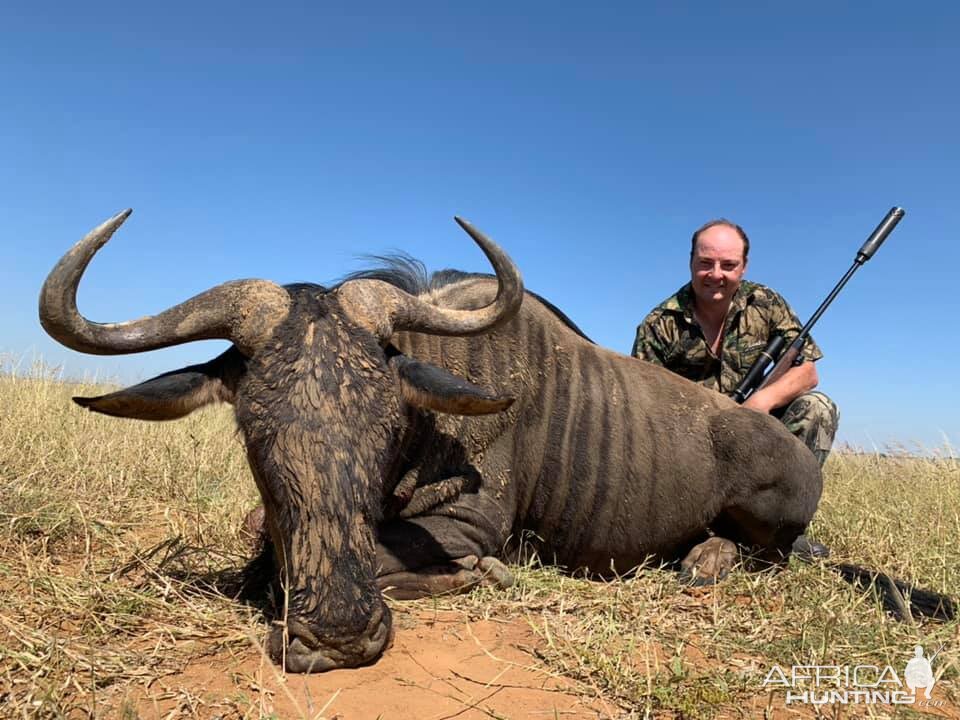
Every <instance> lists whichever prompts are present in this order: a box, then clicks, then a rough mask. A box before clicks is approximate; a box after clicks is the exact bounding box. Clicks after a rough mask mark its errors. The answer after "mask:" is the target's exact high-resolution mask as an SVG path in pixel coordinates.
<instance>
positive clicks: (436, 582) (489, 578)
mask: <svg viewBox="0 0 960 720" xmlns="http://www.w3.org/2000/svg"><path fill="white" fill-rule="evenodd" d="M512 584H513V576H512V575H511V574H510V571H509V570H507V567H506V566H505V565H504V564H503V563H501V562H500V561H499V560H497V559H496V558H494V557H489V556H488V557H485V558H481V559H479V560H478V559H477V556H476V555H468V556H467V557H463V558H459V559H458V560H455V561H453V562H450V563H447V564H445V565H433V566H430V567H424V568H420V569H419V570H416V571H400V572H395V573H389V574H387V575H380V576H378V577H377V585H378V586H379V588H380V590H381V591H382V592H383V594H384V595H386V596H388V597H391V598H393V599H394V600H414V599H416V598H422V597H431V596H436V595H450V594H457V593H462V592H468V591H469V590H472V589H473V588H475V587H477V586H478V585H492V586H495V587H500V588H506V587H510V585H512Z"/></svg>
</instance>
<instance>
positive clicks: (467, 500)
mask: <svg viewBox="0 0 960 720" xmlns="http://www.w3.org/2000/svg"><path fill="white" fill-rule="evenodd" d="M494 289H495V283H494V282H493V281H492V280H483V279H477V278H467V279H465V280H462V281H460V282H458V283H456V284H454V285H450V286H447V287H446V288H443V289H442V290H439V291H436V290H435V291H434V298H435V300H434V301H435V302H438V303H440V304H443V305H449V306H458V307H473V306H482V305H484V304H486V303H487V302H489V299H490V297H491V296H492V292H493V291H494ZM394 343H395V344H396V345H397V347H398V348H399V349H400V350H402V351H403V352H404V353H405V354H407V355H410V356H412V357H417V358H421V359H425V360H429V361H431V362H433V363H436V364H439V365H442V366H444V367H446V368H447V369H449V370H451V371H452V372H454V373H456V374H458V375H461V376H463V377H466V378H467V379H470V380H472V381H473V382H476V383H477V384H480V385H484V386H487V387H491V388H492V389H494V390H495V391H496V393H498V394H503V395H509V396H511V397H514V398H517V400H516V402H514V404H513V405H512V406H511V407H510V408H509V409H508V410H506V411H504V412H503V413H500V414H497V415H486V416H479V417H456V416H450V415H442V416H440V415H430V416H428V417H424V416H422V414H418V415H420V417H419V421H418V422H416V421H415V422H414V424H413V430H412V434H413V436H414V440H413V442H415V443H418V445H417V447H416V448H415V450H414V451H413V461H412V463H410V465H411V467H410V468H408V469H414V470H415V471H416V472H417V475H418V477H417V482H418V485H419V486H420V487H421V488H429V486H430V485H431V484H432V483H436V482H440V481H443V480H445V479H446V478H448V477H449V476H450V475H451V474H454V475H456V473H458V472H463V471H467V472H468V473H469V472H470V471H473V474H474V475H475V476H479V478H481V480H480V482H476V481H474V482H472V483H471V482H469V481H467V482H465V483H464V486H465V487H466V488H468V490H467V491H464V492H462V493H460V494H459V495H458V497H456V498H455V499H453V500H451V501H448V502H446V503H444V504H442V505H439V506H437V507H434V508H432V509H430V510H428V511H426V512H423V513H421V514H420V515H421V517H419V518H411V519H407V520H394V521H388V522H387V523H386V524H385V525H384V528H383V529H382V530H381V536H382V538H383V539H384V543H385V544H386V545H388V546H389V548H388V549H392V550H393V551H394V554H396V555H400V556H402V559H403V560H405V561H406V562H407V563H408V564H409V563H411V562H416V561H417V560H418V558H417V557H416V552H419V553H421V557H420V558H419V560H420V561H421V562H422V563H423V564H430V562H432V561H435V560H440V559H442V557H443V555H444V554H446V555H447V556H448V557H461V556H464V555H477V556H479V557H482V556H484V555H498V554H501V552H502V551H503V547H504V544H505V543H508V541H510V542H509V543H508V544H515V543H516V542H517V541H519V540H521V539H526V540H527V541H530V542H532V544H533V545H534V547H535V548H536V549H537V550H538V551H539V553H540V554H541V556H542V557H543V558H544V559H546V560H550V561H556V562H558V563H560V564H562V565H565V566H567V567H568V568H588V569H590V570H591V571H594V572H598V573H609V572H610V571H611V570H613V571H616V572H618V573H622V572H625V571H627V570H629V569H631V568H634V567H636V566H637V565H639V564H640V563H642V562H643V561H644V560H646V559H648V558H649V557H650V556H653V557H654V558H659V559H675V558H676V557H677V556H678V554H680V553H682V552H683V551H685V550H686V549H688V548H689V546H690V545H691V544H692V543H693V542H695V541H696V540H698V539H701V538H702V536H703V534H704V531H705V529H706V528H708V527H711V526H712V525H714V524H719V525H722V526H723V529H724V530H728V531H729V530H732V531H733V533H735V537H734V539H736V540H738V541H743V542H746V543H747V544H751V545H765V546H767V545H776V546H777V547H778V548H779V549H781V550H785V547H784V545H786V547H789V543H790V542H792V540H793V539H794V537H795V536H796V535H797V534H799V533H800V532H802V530H803V528H804V527H805V526H806V524H807V523H808V522H809V520H810V518H811V517H812V515H813V512H814V510H815V508H816V504H817V500H818V498H819V494H820V475H819V471H818V470H817V468H816V463H815V462H812V458H811V457H810V453H809V452H808V451H807V450H806V449H805V448H804V447H803V446H802V444H801V443H799V442H797V441H795V439H794V438H792V436H791V435H790V434H789V433H788V432H786V431H785V429H784V428H783V427H782V426H781V425H780V424H779V423H778V422H776V421H775V420H774V419H773V418H770V417H769V416H766V415H762V414H760V413H756V412H752V411H749V410H745V409H743V408H739V407H738V406H737V405H736V404H735V403H733V402H732V401H731V400H729V399H728V398H726V397H724V396H722V395H719V394H717V393H714V392H711V391H709V390H706V389H704V388H702V387H700V386H697V385H695V384H694V383H691V382H689V381H687V380H684V379H682V378H679V377H677V376H676V375H674V374H672V373H670V372H668V371H666V370H664V369H662V368H659V367H656V366H654V365H651V364H648V363H645V362H643V361H640V360H637V359H635V358H630V357H626V356H623V355H619V354H617V353H614V352H611V351H609V350H606V349H604V348H601V347H598V346H596V345H594V344H593V343H591V342H590V341H589V340H587V339H586V338H584V337H582V336H581V335H579V334H578V333H577V332H576V331H575V330H574V329H572V328H571V327H570V326H569V325H567V324H566V323H565V322H564V321H563V320H562V319H561V318H559V317H558V316H557V315H556V314H555V313H554V312H553V311H552V310H551V309H549V308H548V307H546V306H545V305H543V304H542V303H541V302H540V301H539V300H538V299H537V298H536V297H534V296H531V295H530V294H528V295H527V297H526V299H525V300H524V303H523V305H522V307H521V309H520V311H519V313H518V314H517V316H516V317H515V318H514V319H512V320H510V321H509V322H507V323H505V324H504V325H502V326H500V327H498V328H497V329H495V330H493V331H491V332H490V333H488V334H485V335H482V336H478V337H472V338H441V337H437V336H429V335H422V334H411V333H402V334H399V335H398V336H396V337H395V338H394ZM464 458H466V459H467V462H468V466H467V467H463V468H460V467H458V463H462V462H464ZM771 502H772V504H773V505H774V506H775V511H774V512H772V513H771V512H770V510H771V509H773V508H770V507H769V505H770V504H771ZM411 537H422V538H425V540H424V542H423V543H422V544H421V546H420V547H419V548H417V550H416V552H414V551H411V550H410V549H409V548H404V541H405V540H406V541H408V540H409V538H411ZM428 537H430V538H433V539H435V540H438V541H439V546H437V545H433V544H432V543H431V542H429V541H428V540H426V538H428ZM431 552H436V554H437V557H434V558H432V557H430V554H431ZM390 554H391V553H390V552H387V553H386V555H387V558H386V559H385V560H383V561H382V562H383V565H384V570H381V572H389V571H391V570H393V569H394V568H395V567H396V565H395V564H394V563H391V558H390V557H389V556H390Z"/></svg>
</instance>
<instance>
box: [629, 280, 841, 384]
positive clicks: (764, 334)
mask: <svg viewBox="0 0 960 720" xmlns="http://www.w3.org/2000/svg"><path fill="white" fill-rule="evenodd" d="M802 327H803V325H802V324H801V323H800V322H799V320H797V316H796V315H795V314H794V312H793V310H791V309H790V306H789V305H788V304H787V301H786V300H784V299H783V297H781V296H780V294H779V293H777V292H774V291H773V290H771V289H770V288H768V287H765V286H763V285H759V284H757V283H752V282H748V281H746V280H744V281H742V282H741V283H740V287H739V288H738V289H737V294H736V295H734V296H733V300H732V301H731V303H730V311H729V312H728V313H727V319H726V321H725V322H724V325H723V331H722V332H723V340H722V343H721V347H720V357H717V356H715V355H714V354H713V353H712V352H710V348H709V346H708V345H707V341H706V339H705V338H704V336H703V331H702V330H701V329H700V325H699V324H698V323H697V321H696V320H695V319H694V317H693V291H692V288H691V287H690V283H687V284H686V285H684V286H683V287H682V288H680V289H679V290H678V291H677V293H676V294H675V295H672V296H671V297H669V298H668V299H666V300H665V301H663V302H662V303H660V305H658V306H657V307H655V308H654V309H653V310H652V311H651V312H650V314H649V315H647V317H646V318H645V319H644V321H643V322H642V323H641V324H640V326H639V327H637V339H636V340H635V341H634V343H633V351H632V353H631V354H632V355H633V356H634V357H638V358H642V359H644V360H649V361H650V362H652V363H656V364H657V365H663V366H664V367H666V368H667V369H668V370H671V371H673V372H675V373H677V374H678V375H682V376H683V377H685V378H687V379H689V380H693V381H695V382H698V383H700V384H702V385H704V386H705V387H708V388H710V389H711V390H717V391H719V392H722V393H726V394H729V393H730V392H732V391H733V389H734V388H735V387H736V386H737V384H738V383H739V382H740V380H741V379H743V376H744V375H746V374H747V371H748V370H749V369H750V366H751V365H752V364H753V362H754V361H755V360H756V359H757V356H758V355H759V354H760V352H761V351H762V350H763V349H764V348H765V347H766V346H767V343H768V342H769V341H770V338H771V337H772V336H773V335H775V334H782V335H783V336H784V339H785V340H786V342H787V344H788V345H789V344H790V343H791V342H792V341H793V340H794V338H796V336H797V334H798V333H799V332H800V329H801V328H802ZM801 357H803V359H804V360H819V359H820V358H822V357H823V353H822V352H820V348H819V347H817V344H816V343H815V342H814V341H813V338H812V337H811V338H807V342H806V344H805V345H804V347H803V352H802V353H801Z"/></svg>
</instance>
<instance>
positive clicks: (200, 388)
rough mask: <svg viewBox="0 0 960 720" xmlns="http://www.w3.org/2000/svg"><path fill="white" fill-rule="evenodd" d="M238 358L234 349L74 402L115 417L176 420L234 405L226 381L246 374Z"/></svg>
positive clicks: (76, 398)
mask: <svg viewBox="0 0 960 720" xmlns="http://www.w3.org/2000/svg"><path fill="white" fill-rule="evenodd" d="M238 358H240V355H239V353H238V352H237V351H236V350H235V349H234V348H231V349H230V350H228V351H227V352H225V353H224V354H223V355H221V356H220V357H218V358H216V359H214V360H211V361H210V362H208V363H204V364H202V365H191V366H190V367H185V368H181V369H180V370H174V371H172V372H168V373H164V374H163V375H158V376H157V377H155V378H152V379H150V380H147V381H145V382H142V383H140V384H139V385H134V386H132V387H128V388H125V389H123V390H118V391H117V392H113V393H109V394H108V395H100V396H98V397H75V398H73V401H74V402H75V403H76V404H77V405H80V406H81V407H85V408H87V409H88V410H92V411H94V412H98V413H103V414H104V415H112V416H113V417H125V418H136V419H138V420H176V419H177V418H182V417H184V416H186V415H189V414H190V413H192V412H193V411H194V410H196V409H198V408H201V407H203V406H204V405H209V404H211V403H215V402H233V390H232V389H231V387H228V382H225V380H228V381H229V380H235V379H236V375H237V373H238V371H242V369H241V368H239V367H238V366H236V361H237V359H238ZM229 385H230V386H233V385H234V383H233V382H229Z"/></svg>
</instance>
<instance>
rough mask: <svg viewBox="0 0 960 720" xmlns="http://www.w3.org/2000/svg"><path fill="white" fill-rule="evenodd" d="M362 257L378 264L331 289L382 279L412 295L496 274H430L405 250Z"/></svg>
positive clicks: (575, 328) (561, 314) (542, 300)
mask: <svg viewBox="0 0 960 720" xmlns="http://www.w3.org/2000/svg"><path fill="white" fill-rule="evenodd" d="M365 258H366V259H368V260H372V261H374V262H376V263H377V266H375V267H372V268H369V269H367V270H358V271H357V272H352V273H350V274H348V275H345V276H343V277H342V278H341V279H340V280H338V281H337V282H336V283H335V284H334V286H333V288H331V289H335V288H338V287H340V286H341V285H343V284H344V283H345V282H350V281H351V280H382V281H383V282H385V283H387V284H389V285H393V286H394V287H396V288H399V289H400V290H403V291H404V292H406V293H409V294H411V295H424V294H426V293H429V292H431V291H433V290H439V289H440V288H444V287H446V286H447V285H452V284H453V283H456V282H460V281H461V280H470V279H471V278H495V277H496V276H494V275H490V274H489V273H468V272H463V271H461V270H438V271H437V272H435V273H432V274H430V273H428V272H427V268H426V266H425V265H424V264H423V263H422V262H420V261H419V260H417V259H416V258H413V257H410V256H409V255H407V254H405V253H397V254H393V255H367V256H365ZM525 292H526V294H527V295H530V296H532V297H534V298H536V299H537V301H539V302H540V303H542V304H543V305H544V306H545V307H546V308H547V309H548V310H549V311H550V312H552V313H553V314H554V315H556V316H557V318H558V319H559V320H560V321H561V322H562V323H563V324H564V325H566V326H567V327H568V328H570V329H571V330H573V331H574V332H575V333H576V334H577V335H579V336H580V337H582V338H583V339H584V340H587V341H588V342H591V343H592V342H593V340H591V339H590V338H589V337H587V335H586V334H585V333H584V332H583V330H581V329H580V328H579V327H578V326H577V324H576V323H575V322H573V320H571V319H570V318H569V317H567V315H566V313H564V312H563V311H562V310H561V309H560V308H558V307H557V306H556V305H554V304H553V303H552V302H550V301H549V300H547V299H545V298H544V297H542V296H540V295H538V294H537V293H535V292H531V291H530V290H526V291H525Z"/></svg>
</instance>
